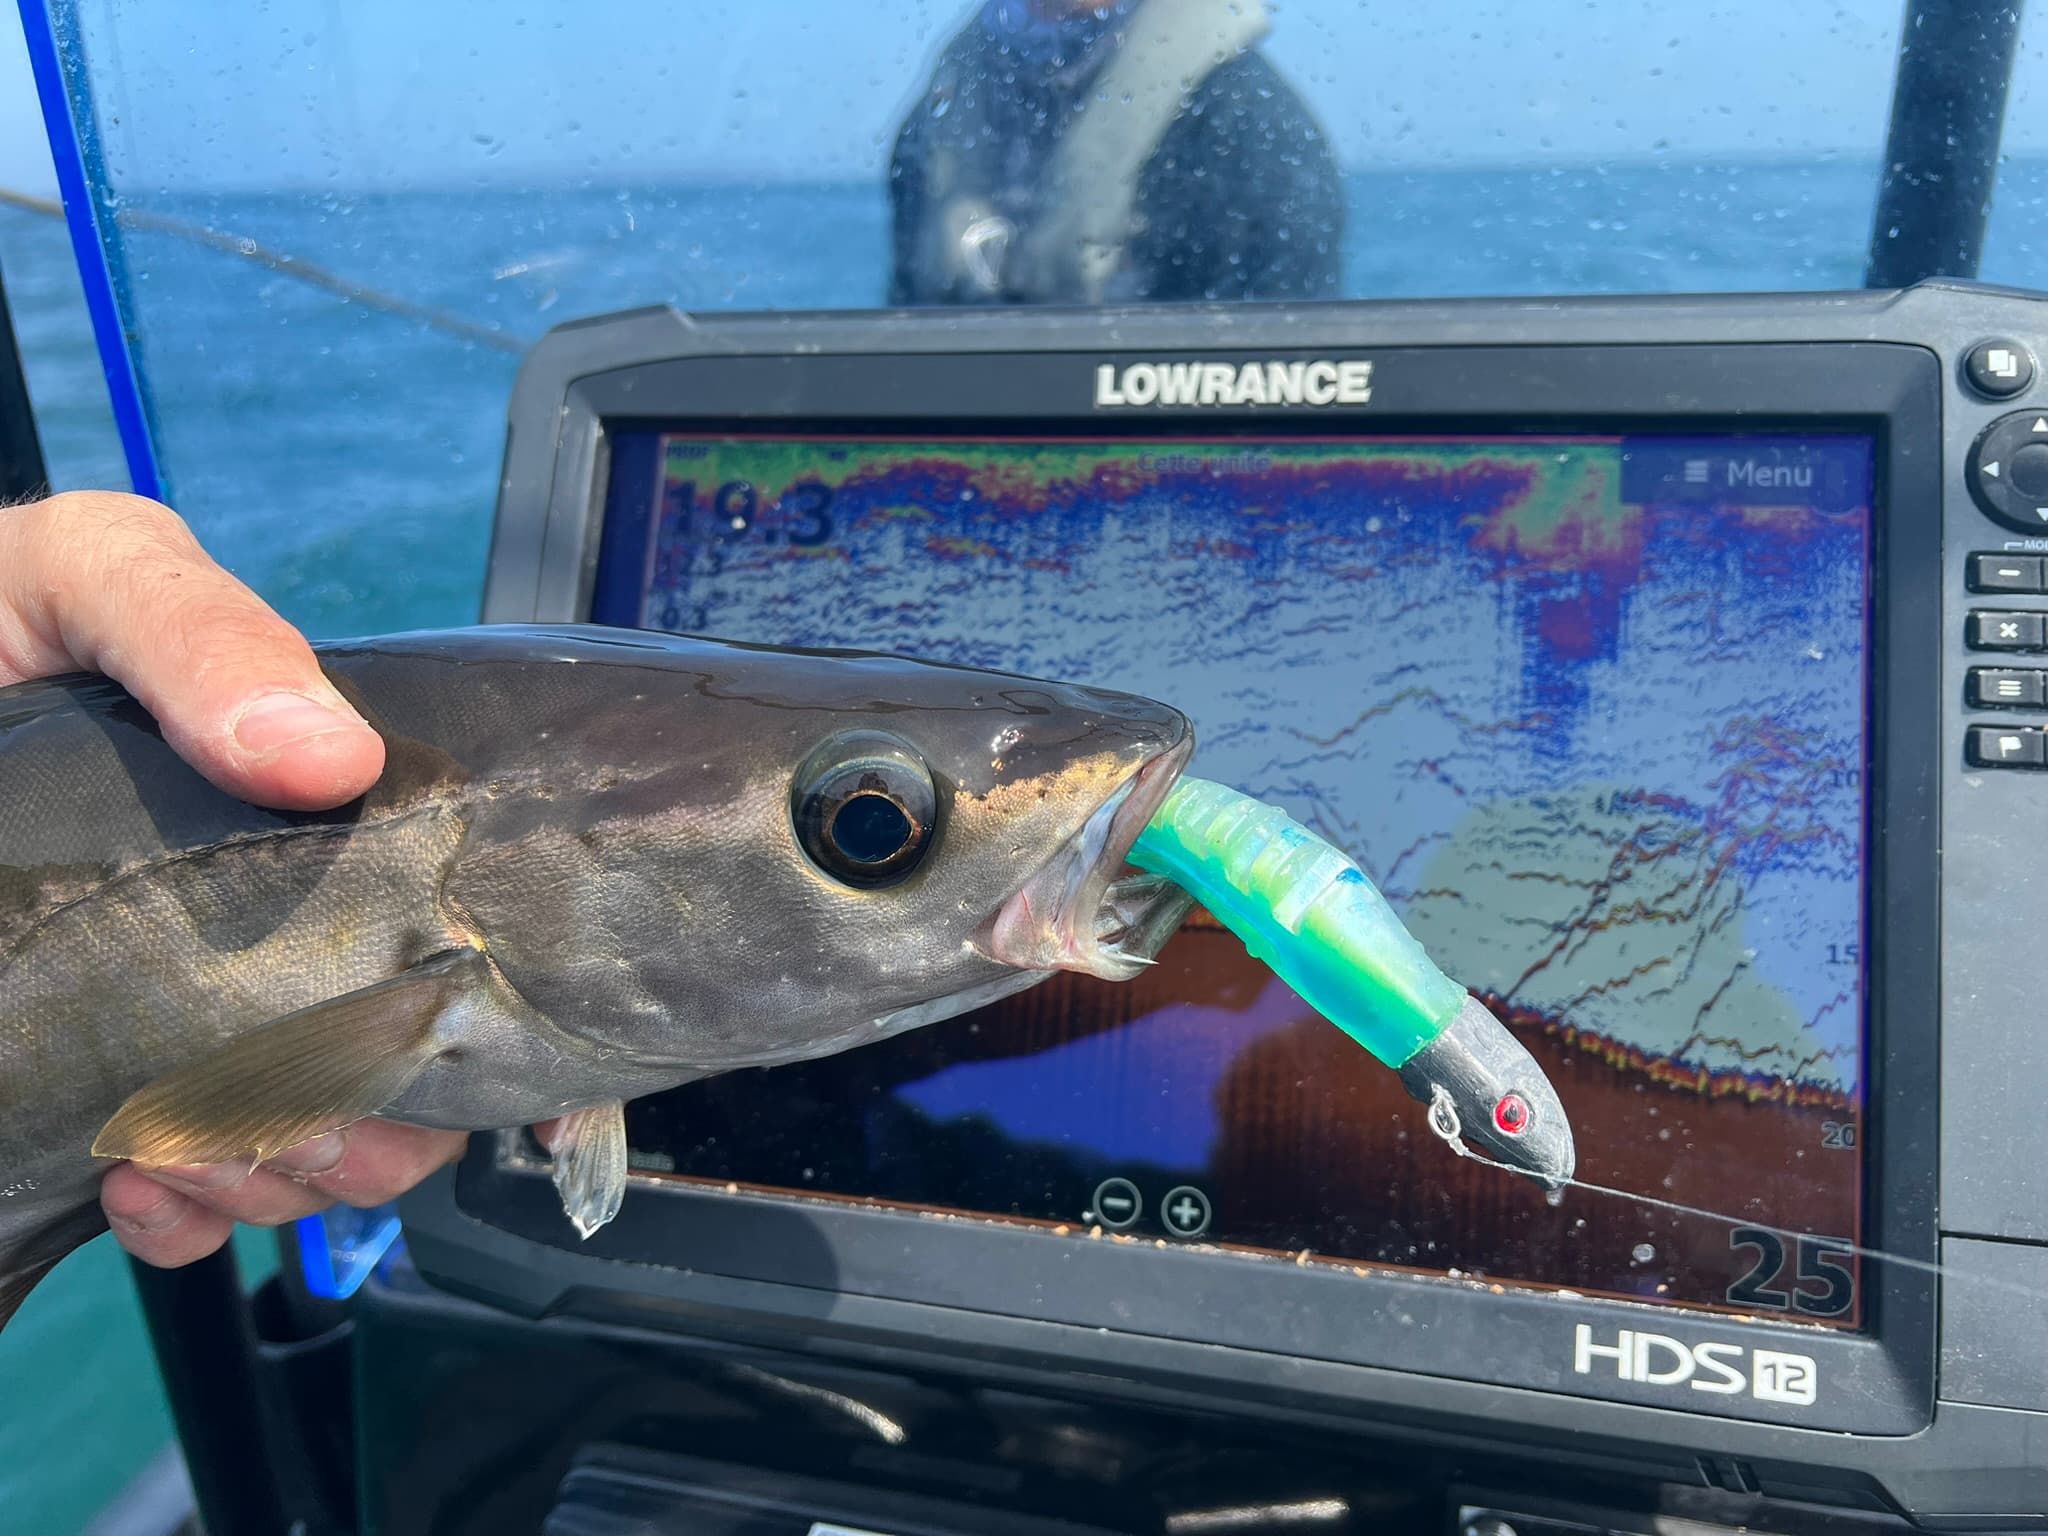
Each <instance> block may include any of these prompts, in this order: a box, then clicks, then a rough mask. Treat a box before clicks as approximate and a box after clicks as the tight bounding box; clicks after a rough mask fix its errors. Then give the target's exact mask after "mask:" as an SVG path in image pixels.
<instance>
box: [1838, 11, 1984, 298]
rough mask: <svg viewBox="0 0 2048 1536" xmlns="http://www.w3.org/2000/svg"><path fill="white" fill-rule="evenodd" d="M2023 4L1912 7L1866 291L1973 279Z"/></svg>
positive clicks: (1903, 41)
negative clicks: (1930, 279) (1925, 281)
mask: <svg viewBox="0 0 2048 1536" xmlns="http://www.w3.org/2000/svg"><path fill="white" fill-rule="evenodd" d="M2023 4H2024V0H1907V5H1906V19H1905V23H1904V25H1903V27H1902V28H1901V30H1900V33H1899V69H1898V75H1897V78H1896V79H1895V80H1894V81H1893V84H1892V122H1891V131H1890V135H1889V137H1888V139H1887V141H1886V143H1885V152H1884V177H1883V181H1882V183H1881V184H1880V186H1879V189H1878V195H1877V217H1876V219H1875V221H1874V222H1873V225H1872V228H1871V232H1870V264H1869V266H1868V267H1867V268H1866V269H1865V271H1864V274H1863V284H1864V286H1865V287H1866V288H1903V287H1905V286H1907V285H1908V284H1910V283H1917V282H1919V281H1920V280H1921V279H1922V278H1927V277H1975V276H1976V275H1977V259H1978V256H1979V254H1980V253H1981V252H1982V250H1983V247H1984V224H1985V221H1986V219H1987V218H1988V217H1989V216H1990V213H1991V194H1992V191H1993V189H1994V187H1995V185H1996V183H1997V180H1998V138H1999V134H2000V132H2001V131H2002V130H2003V128H2004V126H2005V99H2006V94H2007V92H2008V91H2009V89H2010V88H2011V85H2012V56H2013V45H2014V43H2015V42H2016V41H2017V40H2018V37H2019V31H2020V12H2021V10H2022V8H2023Z"/></svg>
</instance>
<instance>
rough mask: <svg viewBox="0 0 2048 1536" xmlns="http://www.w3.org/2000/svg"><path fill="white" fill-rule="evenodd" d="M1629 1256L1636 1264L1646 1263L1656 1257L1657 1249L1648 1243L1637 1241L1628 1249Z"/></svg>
mask: <svg viewBox="0 0 2048 1536" xmlns="http://www.w3.org/2000/svg"><path fill="white" fill-rule="evenodd" d="M1629 1257H1630V1258H1632V1259H1634V1260H1635V1261H1636V1262H1637V1263H1638V1264H1647V1263H1649V1262H1650V1260H1652V1259H1654V1258H1655V1257H1657V1250H1656V1249H1654V1248H1652V1247H1651V1246H1650V1245H1649V1244H1648V1243H1637V1244H1636V1245H1635V1247H1634V1248H1632V1249H1630V1250H1629Z"/></svg>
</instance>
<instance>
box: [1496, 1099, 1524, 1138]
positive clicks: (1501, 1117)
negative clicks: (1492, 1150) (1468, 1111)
mask: <svg viewBox="0 0 2048 1536" xmlns="http://www.w3.org/2000/svg"><path fill="white" fill-rule="evenodd" d="M1493 1123H1494V1124H1495V1125H1497V1126H1499V1127H1500V1129H1501V1132H1502V1134H1503V1135H1507V1136H1519V1135H1521V1134H1522V1132H1524V1131H1526V1130H1527V1129H1529V1103H1528V1101H1527V1100H1526V1099H1524V1098H1523V1097H1522V1096H1521V1095H1520V1094H1519V1093H1504V1094H1502V1095H1501V1096H1500V1102H1499V1103H1498V1104H1496V1105H1494V1106H1493Z"/></svg>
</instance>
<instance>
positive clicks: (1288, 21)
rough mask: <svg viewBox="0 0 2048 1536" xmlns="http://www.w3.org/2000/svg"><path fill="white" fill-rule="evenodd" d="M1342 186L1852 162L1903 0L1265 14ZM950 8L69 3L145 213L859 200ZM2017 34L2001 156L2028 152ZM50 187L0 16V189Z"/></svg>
mask: <svg viewBox="0 0 2048 1536" xmlns="http://www.w3.org/2000/svg"><path fill="white" fill-rule="evenodd" d="M1269 3H1270V6H1271V9H1272V12H1273V30H1272V33H1271V36H1270V38H1269V39H1268V42H1267V44H1266V48H1267V51H1268V53H1269V55H1270V56H1271V57H1272V58H1273V59H1274V61H1275V62H1276V63H1277V64H1278V65H1279V66H1280V67H1281V69H1282V70H1283V71H1284V72H1285V74H1286V75H1287V76H1288V77H1289V78H1290V79H1291V80H1293V81H1294V82H1295V84H1296V85H1297V87H1298V88H1299V89H1300V90H1301V91H1302V92H1303V94H1304V95H1305V96H1306V97H1307V98H1308V100H1309V103H1310V105H1311V107H1312V108H1313V109H1314V110H1315V112H1316V114H1317V116H1318V117H1319V119H1320V120H1321V121H1322V122H1323V124H1324V126H1325V128H1326V129H1327V130H1328V132H1329V133H1330V136H1331V138H1332V139H1333V141H1334V142H1335V145H1336V148H1337V152H1338V155H1339V157H1340V159H1341V160H1342V161H1343V162H1345V163H1346V164H1347V165H1349V166H1352V167H1354V168H1367V167H1372V166H1387V165H1426V166H1443V165H1458V164H1500V163H1521V164H1527V163H1541V162H1548V161H1560V160H1574V161H1583V160H1595V159H1622V160H1640V159H1644V158H1648V157H1653V156H1660V155H1668V156H1672V157H1678V158H1685V159H1698V158H1712V157H1718V156H1729V155H1734V156H1743V157H1748V156H1755V155H1810V154H1814V153H1825V152H1841V153H1848V154H1854V155H1858V156H1867V155H1871V154H1874V153H1875V152H1876V150H1877V148H1878V146H1879V145H1880V144H1881V142H1882V139H1883V134H1884V126H1885V120H1886V115H1887V112H1888V109H1889V98H1890V77H1891V69H1892V64H1893V59H1894V53H1895V49H1896V47H1897V37H1898V30H1899V19H1900V15H1901V12H1902V11H1903V0H1846V3H1843V4H1840V5H1831V4H1827V3H1824V0H1723V3H1701V4H1693V5H1675V4H1672V3H1670V0H1433V3H1431V4H1427V5H1417V4H1415V3H1413V0H1269ZM967 9H968V6H967V5H966V4H965V3H964V0H891V3H888V4H884V5H868V6H862V5H859V4H857V3H853V0H692V3H691V4H689V5H687V6H683V5H674V4H670V3H656V0H639V3H628V0H586V3H583V4H578V5H572V4H569V3H567V0H558V3H556V4H552V5H544V4H536V3H530V0H489V3H486V0H298V3H287V4H257V3H255V0H218V3H209V4H207V5H204V6H200V5H139V4H124V3H121V0H86V3H85V4H84V5H83V7H82V14H83V17H84V29H83V35H84V41H85V48H86V53H87V57H88V59H89V60H90V61H91V63H92V66H93V69H94V73H95V76H96V78H97V79H98V80H100V81H101V82H104V83H103V84H101V85H100V86H99V88H98V89H99V109H100V113H101V116H102V120H103V123H104V130H103V131H104V139H105V144H106V148H107V152H108V156H109V160H110V163H111V164H112V166H113V167H114V169H115V174H116V177H117V180H119V181H121V182H123V183H125V184H128V185H140V186H145V187H148V188H151V189H153V190H194V189H202V188H266V187H282V186H309V185H310V186H332V187H334V188H335V189H337V190H356V189H366V188H376V187H394V186H409V185H425V186H437V185H477V184H504V183H519V184H559V183H562V182H572V183H573V182H576V181H580V180H585V179H588V180H592V181H600V182H617V181H623V180H671V179H673V180H687V179H703V178H743V179H748V180H754V179H769V180H803V179H813V178H833V179H840V178H858V177H867V176H873V175H877V174H879V173H880V171H881V169H882V167H883V166H884V165H885V164H886V159H887V152H888V144H889V140H890V138H891V136H892V134H893V131H894V127H895V124H896V122H897V120H898V119H899V117H900V115H901V113H902V111H903V109H904V107H905V105H906V104H907V103H908V101H909V100H910V99H911V97H912V95H913V93H914V91H915V89H916V86H917V84H918V82H919V81H920V80H921V78H922V76H923V73H924V71H925V70H926V69H927V68H928V66H929V62H930V60H931V58H932V56H933V55H934V53H935V52H936V50H937V49H938V47H939V46H940V45H941V43H942V42H943V41H944V38H945V37H946V35H948V33H949V32H950V30H951V28H952V27H953V26H954V25H956V24H957V22H958V21H959V19H960V18H961V17H962V15H963V14H964V13H965V12H966V10H967ZM2044 9H2048V7H2042V6H2036V7H2034V8H2033V17H2032V20H2031V22H2030V25H2029V29H2028V33H2027V35H2025V36H2023V38H2022V40H2021V50H2022V51H2021V62H2020V65H2019V68H2018V70H2017V71H2016V77H2015V90H2014V96H2013V99H2012V102H2011V105H2010V107H2009V110H2008V113H2007V122H2006V146H2007V148H2008V149H2009V150H2015V151H2028V150H2032V151H2043V150H2048V21H2044V20H2043V19H2042V13H2043V11H2044ZM53 185H54V182H53V178H52V175H51V172H50V169H49V164H48V158H47V150H46V146H45V145H44V143H43V140H42V125H41V121H40V117H39V115H38V113H37V110H36V107H35V102H34V91H33V85H32V82H31V80H30V77H29V74H28V70H27V64H26V59H25V56H24V52H23V44H22V40H21V34H20V25H19V20H18V17H17V16H16V15H15V14H14V12H13V10H12V8H11V7H0V186H10V187H15V188H18V189H21V190H27V191H39V192H44V193H47V192H48V191H49V190H50V189H51V188H52V186H53Z"/></svg>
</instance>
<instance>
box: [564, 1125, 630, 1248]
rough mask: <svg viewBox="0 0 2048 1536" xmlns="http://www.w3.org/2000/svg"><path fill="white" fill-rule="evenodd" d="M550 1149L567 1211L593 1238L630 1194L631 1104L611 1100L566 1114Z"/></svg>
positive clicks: (584, 1234) (581, 1230)
mask: <svg viewBox="0 0 2048 1536" xmlns="http://www.w3.org/2000/svg"><path fill="white" fill-rule="evenodd" d="M548 1150H549V1151H550V1152H552V1153H554V1155H555V1190H556V1192H557V1193H558V1194H560V1195H561V1197H562V1211H563V1214H564V1215H566V1216H567V1217H568V1218H569V1223H570V1225H571V1226H573V1227H575V1229H576V1235H577V1236H578V1237H581V1238H586V1239H587V1238H588V1237H589V1236H590V1234H591V1233H593V1232H595V1231H596V1230H597V1229H598V1228H599V1227H601V1226H603V1225H604V1224H605V1223H606V1222H608V1221H610V1220H611V1219H612V1218H613V1217H614V1216H616V1215H618V1214H619V1205H620V1202H622V1201H623V1200H624V1199H625V1198H626V1106H625V1105H624V1104H622V1103H621V1102H620V1101H619V1100H617V1099H606V1100H605V1101H604V1102H603V1103H602V1104H592V1105H590V1106H589V1107H588V1108H587V1109H578V1110H573V1111H571V1112H570V1113H568V1114H566V1115H564V1116H562V1118H561V1119H560V1120H559V1121H557V1122H556V1123H555V1131H554V1135H553V1136H552V1137H551V1138H550V1139H549V1144H548Z"/></svg>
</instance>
